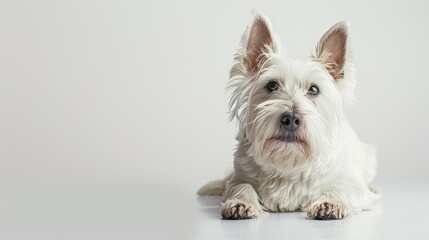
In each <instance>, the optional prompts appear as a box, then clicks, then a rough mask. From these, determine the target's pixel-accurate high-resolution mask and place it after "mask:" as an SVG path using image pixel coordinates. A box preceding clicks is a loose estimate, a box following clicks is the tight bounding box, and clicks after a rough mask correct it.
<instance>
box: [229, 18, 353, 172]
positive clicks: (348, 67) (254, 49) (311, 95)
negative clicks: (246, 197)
mask: <svg viewBox="0 0 429 240" xmlns="http://www.w3.org/2000/svg"><path fill="white" fill-rule="evenodd" d="M348 45H349V44H348V24H347V23H346V22H340V23H337V24H336V25H334V26H333V27H332V28H331V29H329V30H328V31H327V32H326V33H325V34H324V35H323V36H322V38H321V40H320V41H319V43H318V44H317V46H316V50H315V51H314V53H313V55H312V56H311V57H310V58H309V59H307V60H300V59H292V58H287V57H282V56H280V44H279V41H278V39H277V37H276V35H275V34H274V32H273V30H272V27H271V24H270V21H269V20H268V18H266V17H265V16H263V15H262V14H257V13H256V14H254V18H253V21H252V23H251V24H250V25H249V27H248V28H247V30H246V31H245V33H244V34H243V37H242V42H241V47H240V49H239V50H238V52H237V53H236V55H235V63H234V65H233V67H232V68H231V81H230V85H229V89H230V90H231V92H232V96H231V101H230V106H231V118H236V119H237V120H238V123H239V128H240V133H239V141H240V142H241V143H242V144H247V145H248V146H249V148H248V149H249V150H248V152H247V154H249V155H251V156H254V157H255V159H256V160H257V161H258V162H259V163H260V164H268V165H274V166H285V165H289V164H293V165H294V166H295V165H296V164H299V163H300V162H304V161H306V160H309V159H312V158H315V157H317V156H319V155H320V154H321V153H322V152H323V151H326V150H329V148H334V147H335V145H336V141H338V137H337V136H338V133H339V132H340V131H341V127H342V125H343V123H344V121H345V117H344V108H345V106H346V105H350V104H351V103H352V102H353V99H354V97H353V90H354V86H355V80H354V67H353V64H352V62H351V53H350V50H349V46H348Z"/></svg>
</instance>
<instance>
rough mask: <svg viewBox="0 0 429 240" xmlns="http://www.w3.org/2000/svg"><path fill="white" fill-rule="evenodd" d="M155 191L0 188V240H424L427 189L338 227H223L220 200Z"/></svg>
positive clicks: (285, 221)
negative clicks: (220, 215)
mask: <svg viewBox="0 0 429 240" xmlns="http://www.w3.org/2000/svg"><path fill="white" fill-rule="evenodd" d="M195 190H196V189H194V187H188V188H187V187H183V186H182V187H176V186H174V185H168V184H165V185H161V184H102V185H66V186H65V185H64V184H62V185H56V186H54V185H49V186H48V185H43V186H40V185H16V184H2V185H1V186H0V193H1V196H0V239H2V240H3V239H4V240H14V239H31V240H34V239H123V240H126V239H190V240H192V239H216V240H219V239H429V220H428V218H427V216H426V213H427V212H428V210H427V209H426V203H428V202H429V190H428V188H427V187H425V186H423V185H414V184H408V185H401V186H390V187H386V188H384V189H383V198H382V202H381V208H380V209H378V210H375V211H367V212H362V213H360V214H358V215H355V216H352V217H349V218H347V219H345V220H338V221H314V220H309V219H307V218H306V216H305V213H303V212H295V213H275V214H269V213H266V214H264V215H263V216H261V217H260V218H258V219H252V220H240V221H237V220H221V219H220V217H219V202H220V198H219V197H198V196H196V194H195Z"/></svg>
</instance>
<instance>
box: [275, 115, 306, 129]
mask: <svg viewBox="0 0 429 240" xmlns="http://www.w3.org/2000/svg"><path fill="white" fill-rule="evenodd" d="M280 121H281V123H282V126H283V127H284V128H285V129H287V130H289V131H295V130H297V129H298V128H299V127H300V126H301V125H302V116H301V114H298V113H290V112H286V113H284V114H283V115H282V117H281V118H280Z"/></svg>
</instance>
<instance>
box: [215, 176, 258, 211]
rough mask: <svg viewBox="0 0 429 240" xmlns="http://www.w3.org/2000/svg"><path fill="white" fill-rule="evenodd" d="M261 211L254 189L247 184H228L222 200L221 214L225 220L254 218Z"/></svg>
mask: <svg viewBox="0 0 429 240" xmlns="http://www.w3.org/2000/svg"><path fill="white" fill-rule="evenodd" d="M261 211H262V206H261V204H260V203H259V200H258V194H257V193H256V191H255V189H254V188H253V187H252V186H251V185H250V184H247V183H234V182H229V183H228V185H227V187H226V189H225V192H224V195H223V200H222V206H221V214H222V217H223V218H225V219H249V218H256V217H258V216H259V214H260V212H261Z"/></svg>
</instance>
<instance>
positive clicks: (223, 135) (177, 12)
mask: <svg viewBox="0 0 429 240" xmlns="http://www.w3.org/2000/svg"><path fill="white" fill-rule="evenodd" d="M252 9H258V10H260V11H262V12H264V13H265V14H266V15H267V16H268V17H269V18H270V19H271V21H272V24H273V27H274V31H275V32H276V33H277V34H278V36H279V37H280V39H281V42H282V50H283V53H284V54H285V55H288V56H293V57H295V56H300V57H307V56H309V54H310V53H311V51H312V50H313V48H314V47H315V45H316V43H317V41H318V40H319V38H320V37H321V36H322V34H323V33H324V32H325V31H326V30H327V29H328V28H329V27H331V26H332V25H333V24H335V23H336V22H338V21H341V20H349V21H351V40H352V49H353V53H354V59H355V64H356V68H357V71H358V78H357V79H358V86H357V90H356V96H357V99H358V102H357V103H356V104H355V106H354V108H353V109H352V110H351V111H350V112H349V113H348V116H349V119H350V121H351V123H352V125H353V126H354V127H355V129H356V131H357V132H358V134H359V135H360V137H361V138H362V139H363V140H364V141H366V142H369V143H371V144H374V145H375V146H376V147H377V149H378V158H379V174H378V177H377V182H379V183H380V184H381V185H382V186H383V185H385V186H395V184H397V183H400V182H404V181H405V182H409V183H414V182H421V183H422V182H427V179H428V178H427V172H428V170H429V169H428V167H429V159H428V157H427V152H428V144H429V130H428V129H429V128H428V125H427V124H428V122H429V91H428V90H429V77H428V74H427V72H428V71H427V69H428V56H429V50H428V46H427V45H428V43H429V31H428V29H429V18H428V16H427V10H428V9H429V6H428V4H427V1H406V2H402V1H278V2H274V1H210V2H208V1H207V2H205V1H170V2H166V1H101V0H100V1H80V0H78V1H46V0H44V1H21V0H14V1H1V2H0V183H2V184H9V185H8V186H10V188H11V189H13V188H14V186H18V185H26V184H34V185H37V186H42V187H43V186H48V185H53V184H54V185H58V186H62V185H64V186H65V185H70V184H84V185H85V184H109V183H113V184H123V183H135V184H147V183H151V184H153V183H156V184H163V185H165V186H176V187H179V188H186V189H187V191H189V192H194V191H196V189H197V188H198V187H199V186H201V185H202V184H204V183H205V182H206V181H208V180H212V179H216V178H220V177H222V176H223V175H224V174H225V172H227V171H228V170H229V169H232V154H233V149H234V147H235V140H234V136H235V134H236V126H235V123H234V122H232V123H230V122H228V107H227V104H228V95H227V94H226V91H225V87H226V84H227V81H228V71H229V68H230V66H231V64H232V60H233V54H234V53H235V50H236V49H237V47H238V43H239V40H240V37H241V34H242V32H243V31H244V29H245V27H246V26H247V24H248V23H249V22H250V20H251V11H252ZM155 191H156V190H155Z"/></svg>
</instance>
